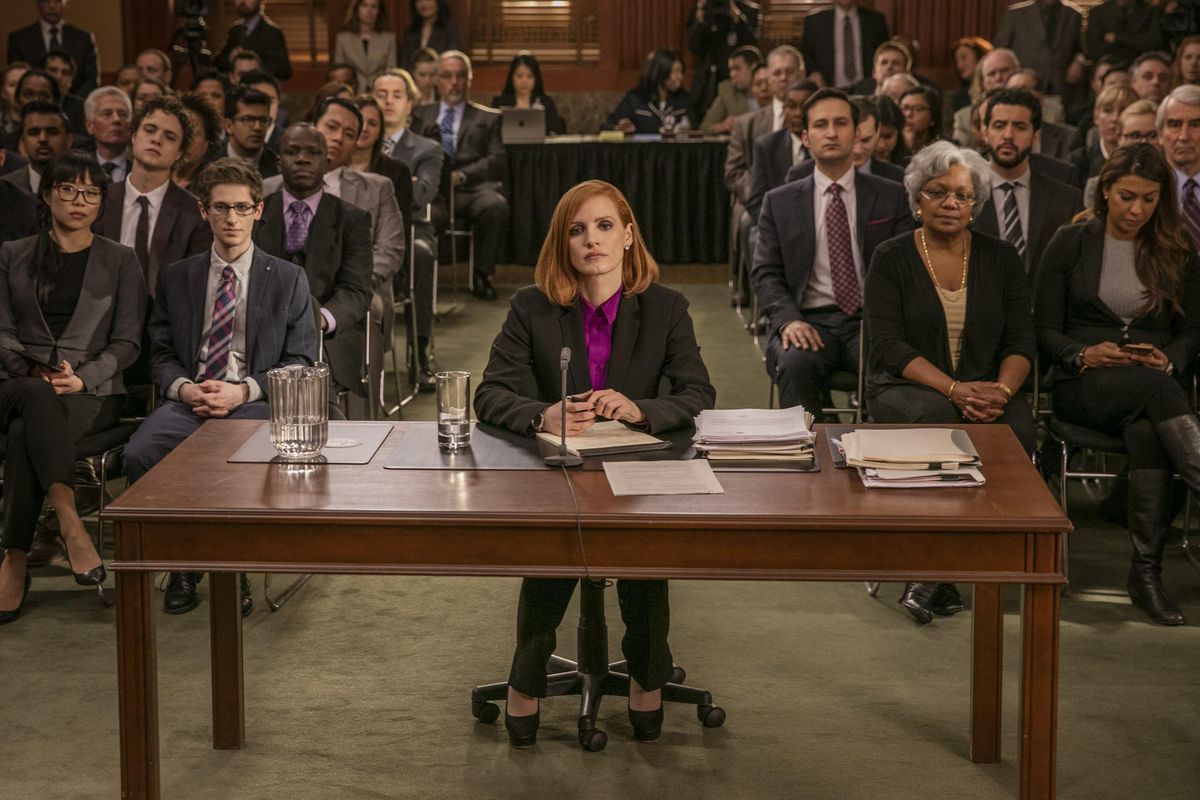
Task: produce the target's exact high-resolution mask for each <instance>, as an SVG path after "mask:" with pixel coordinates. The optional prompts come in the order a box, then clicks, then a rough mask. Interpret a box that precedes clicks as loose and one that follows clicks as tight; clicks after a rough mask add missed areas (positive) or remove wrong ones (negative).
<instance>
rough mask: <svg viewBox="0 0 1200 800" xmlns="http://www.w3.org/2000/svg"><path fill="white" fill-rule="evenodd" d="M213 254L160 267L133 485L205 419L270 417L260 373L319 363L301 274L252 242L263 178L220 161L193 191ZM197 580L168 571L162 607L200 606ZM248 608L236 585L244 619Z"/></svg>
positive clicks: (130, 461) (130, 454)
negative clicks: (147, 405) (150, 388)
mask: <svg viewBox="0 0 1200 800" xmlns="http://www.w3.org/2000/svg"><path fill="white" fill-rule="evenodd" d="M194 185H195V187H196V191H197V193H198V195H199V197H200V202H201V204H202V206H203V208H204V209H205V212H204V216H205V219H206V220H207V221H208V223H209V225H210V227H211V229H212V235H213V246H212V249H211V250H209V251H207V252H204V253H199V254H197V255H194V256H191V257H189V258H185V259H184V260H182V261H176V262H175V263H174V264H168V265H167V266H166V267H164V268H163V269H162V274H161V275H160V276H159V281H158V286H157V289H156V291H155V300H154V308H153V310H152V311H151V314H150V323H149V326H150V343H151V353H150V364H151V370H152V373H153V377H154V383H155V385H156V386H157V387H158V390H159V394H160V396H161V397H162V398H164V399H163V401H162V402H161V403H159V405H158V407H157V408H156V409H154V411H153V412H152V413H151V414H150V416H148V417H147V418H146V419H145V421H144V422H143V423H142V425H141V427H139V428H138V430H137V432H135V433H134V435H133V437H132V438H131V439H130V440H129V443H128V444H127V445H126V447H125V471H126V474H127V475H128V476H129V480H130V481H136V480H138V479H140V478H141V477H142V476H143V475H145V474H146V472H147V471H149V470H150V468H151V467H153V466H154V465H155V464H157V463H158V462H159V461H161V460H162V458H163V457H164V456H166V455H167V454H168V453H169V452H171V451H172V450H173V449H175V447H177V446H178V445H179V443H180V442H182V441H183V440H184V439H186V438H187V437H188V436H189V435H191V434H192V433H193V432H195V430H196V429H197V428H199V427H200V425H201V424H203V423H204V421H205V420H208V419H267V418H268V417H269V410H268V407H267V403H266V399H267V391H268V386H267V371H268V370H270V369H273V368H275V367H283V366H288V365H291V364H298V365H306V366H307V365H311V364H313V363H314V362H315V361H316V359H317V331H316V326H315V325H314V323H313V311H312V300H311V298H310V295H309V291H308V281H307V280H306V279H305V276H304V270H302V269H300V267H298V266H296V265H295V264H293V263H291V262H289V261H284V260H282V259H278V258H275V257H274V256H271V255H269V254H267V253H266V252H264V251H262V250H261V249H258V248H256V247H255V246H254V244H253V242H252V241H251V236H252V234H253V231H254V225H255V221H256V220H257V219H258V218H259V217H260V216H261V215H262V178H261V177H259V175H258V173H257V172H255V171H254V170H253V169H251V168H250V167H249V166H248V165H247V164H246V163H245V162H243V161H239V160H237V159H232V158H230V159H222V160H220V161H217V162H215V163H213V164H211V165H210V166H209V167H208V168H207V169H206V170H205V171H204V172H202V173H201V174H200V176H199V178H198V179H197V181H196V183H195V184H194ZM197 580H199V576H198V575H197V574H195V573H172V574H171V578H170V580H169V582H168V584H167V591H166V594H165V597H164V606H165V608H166V612H167V613H168V614H184V613H187V612H188V611H191V610H192V609H194V608H195V607H196V605H197V604H198V602H199V601H198V600H197V598H196V581H197ZM252 608H253V601H252V600H251V599H250V597H249V583H248V582H247V581H246V579H245V576H243V578H242V614H243V615H245V614H248V613H250V610H251V609H252Z"/></svg>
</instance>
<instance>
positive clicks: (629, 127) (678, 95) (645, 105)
mask: <svg viewBox="0 0 1200 800" xmlns="http://www.w3.org/2000/svg"><path fill="white" fill-rule="evenodd" d="M604 127H605V129H606V130H620V131H624V132H625V133H660V132H662V131H674V130H686V129H688V128H691V127H693V124H692V108H691V100H690V98H689V96H688V93H687V91H686V90H685V89H684V88H683V59H682V58H680V57H679V54H678V53H676V52H675V51H674V50H666V49H661V48H660V49H658V50H655V51H654V52H652V53H651V54H650V55H649V56H648V57H647V58H646V63H645V65H644V66H643V67H642V74H641V76H640V77H639V78H638V84H637V86H636V87H634V88H633V89H631V90H629V91H628V92H626V93H625V97H624V98H622V99H621V103H620V105H618V106H617V107H616V108H615V109H614V110H613V112H612V113H611V114H609V115H608V119H607V120H606V121H605V123H604Z"/></svg>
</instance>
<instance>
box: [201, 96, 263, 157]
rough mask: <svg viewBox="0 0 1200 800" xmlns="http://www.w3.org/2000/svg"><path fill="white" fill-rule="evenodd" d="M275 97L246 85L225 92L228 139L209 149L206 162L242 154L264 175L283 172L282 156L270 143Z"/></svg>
mask: <svg viewBox="0 0 1200 800" xmlns="http://www.w3.org/2000/svg"><path fill="white" fill-rule="evenodd" d="M273 122H274V120H273V119H271V98H270V97H268V96H267V95H265V94H263V93H262V92H259V91H256V90H254V89H247V88H245V87H241V86H239V87H237V88H234V89H231V90H230V91H229V93H228V94H226V95H225V132H226V133H227V134H228V136H229V138H228V141H227V142H225V143H224V144H218V145H217V146H215V147H214V148H213V149H212V150H210V151H209V152H208V156H207V157H206V158H205V163H206V164H209V163H212V162H213V161H216V160H217V159H219V158H239V159H241V160H242V161H245V162H246V163H247V164H249V165H250V166H252V167H254V168H255V169H256V170H258V173H259V174H260V175H261V176H262V177H263V178H270V177H272V176H275V175H278V174H279V157H278V156H277V155H276V154H275V151H273V150H272V149H271V148H269V147H267V145H266V142H267V131H268V130H270V129H271V124H272V123H273Z"/></svg>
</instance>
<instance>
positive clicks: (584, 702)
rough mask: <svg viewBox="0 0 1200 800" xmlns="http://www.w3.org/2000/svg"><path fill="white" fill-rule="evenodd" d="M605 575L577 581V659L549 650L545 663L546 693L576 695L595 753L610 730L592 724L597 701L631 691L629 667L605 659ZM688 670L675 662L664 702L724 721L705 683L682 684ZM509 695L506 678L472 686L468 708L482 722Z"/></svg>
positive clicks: (710, 724) (707, 722) (584, 736)
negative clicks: (703, 686) (696, 685)
mask: <svg viewBox="0 0 1200 800" xmlns="http://www.w3.org/2000/svg"><path fill="white" fill-rule="evenodd" d="M607 585H608V584H607V582H606V581H604V580H593V579H586V578H585V579H582V580H580V581H579V592H580V594H579V627H578V629H577V630H578V635H577V640H576V641H577V646H576V647H577V650H578V654H579V661H577V662H576V661H571V660H569V659H566V658H563V657H561V656H557V655H552V656H550V661H549V662H547V664H546V673H547V674H546V696H547V697H560V696H563V695H579V698H580V700H579V746H580V747H582V748H583V749H584V750H587V751H589V752H592V753H598V752H600V751H601V750H603V749H604V747H605V745H607V744H608V734H606V733H605V732H604V731H602V730H600V729H599V728H597V727H596V719H597V715H598V712H599V709H600V701H601V700H602V699H603V698H604V696H605V695H616V696H618V697H628V696H629V667H628V665H627V664H626V662H624V661H617V662H614V663H611V664H610V663H609V661H608V625H607V624H606V622H605V618H604V588H605V586H607ZM686 679H687V673H686V672H684V671H683V669H682V668H680V667H678V666H677V667H675V671H674V673H673V674H672V676H671V682H670V683H668V684H667V685H666V686H664V687H663V689H662V699H663V702H664V703H688V704H691V705H694V706H696V716H697V718H698V719H699V720H700V722H701V723H703V724H704V727H706V728H719V727H721V725H722V724H723V723H724V722H725V710H724V709H723V708H721V707H720V706H717V705H713V698H712V695H711V694H710V693H709V692H707V691H706V690H704V689H696V688H693V687H691V686H684V685H683V681H684V680H686ZM507 696H508V681H501V682H499V683H489V684H485V685H483V686H476V687H475V688H474V689H472V690H471V713H472V714H473V715H474V716H475V719H477V720H479V721H480V722H482V723H485V724H491V723H493V722H495V721H496V720H497V719H498V718H499V716H500V707H499V706H497V705H496V703H495V701H496V700H503V699H504V698H505V697H507Z"/></svg>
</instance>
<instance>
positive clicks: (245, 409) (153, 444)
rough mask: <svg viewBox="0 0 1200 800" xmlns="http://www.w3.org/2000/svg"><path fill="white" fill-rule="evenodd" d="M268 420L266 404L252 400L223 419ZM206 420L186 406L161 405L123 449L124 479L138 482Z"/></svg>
mask: <svg viewBox="0 0 1200 800" xmlns="http://www.w3.org/2000/svg"><path fill="white" fill-rule="evenodd" d="M270 416H271V410H270V408H269V407H268V406H267V403H266V401H264V400H255V401H254V402H253V403H246V404H245V405H240V406H238V407H237V408H235V409H234V410H233V411H232V412H231V413H230V414H229V416H228V417H224V419H270ZM206 419H207V417H201V416H199V415H198V414H196V413H195V412H194V411H192V407H191V406H189V405H188V404H186V403H180V402H179V401H177V400H168V401H166V402H164V403H162V404H160V405H159V407H158V408H156V409H154V412H153V413H151V414H150V416H148V417H146V419H145V421H143V422H142V424H141V427H139V428H138V429H137V432H136V433H134V434H133V437H132V438H130V440H129V444H127V445H125V475H126V477H128V478H129V482H130V483H134V482H135V481H138V480H140V479H141V477H142V476H143V475H145V474H146V473H147V472H149V471H150V468H151V467H153V466H154V465H155V464H157V463H158V462H159V461H162V459H163V457H164V456H166V454H167V453H169V452H171V451H172V450H174V449H175V448H176V447H178V446H179V444H180V443H181V442H182V441H183V440H184V439H186V438H187V437H189V436H191V435H192V434H193V433H195V431H196V429H197V428H199V427H200V426H201V425H202V424H204V422H205V420H206ZM197 477H198V479H199V476H197Z"/></svg>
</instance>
